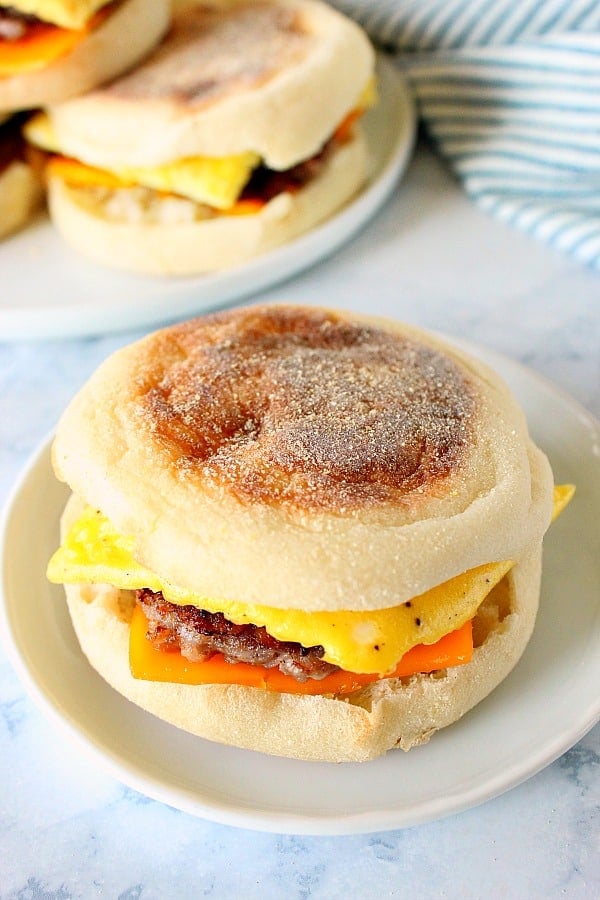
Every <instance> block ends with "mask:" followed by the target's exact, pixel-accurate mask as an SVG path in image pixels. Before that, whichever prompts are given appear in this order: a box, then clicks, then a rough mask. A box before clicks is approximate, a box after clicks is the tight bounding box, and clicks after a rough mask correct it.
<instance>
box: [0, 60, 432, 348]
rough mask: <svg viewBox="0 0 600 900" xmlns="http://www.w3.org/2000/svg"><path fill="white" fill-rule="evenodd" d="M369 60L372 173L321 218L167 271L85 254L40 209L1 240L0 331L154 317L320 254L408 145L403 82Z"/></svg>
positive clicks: (99, 328)
mask: <svg viewBox="0 0 600 900" xmlns="http://www.w3.org/2000/svg"><path fill="white" fill-rule="evenodd" d="M377 69H378V79H379V93H380V102H379V104H378V105H377V106H376V107H374V109H372V110H370V111H369V112H368V113H367V114H366V115H365V117H364V122H365V133H366V136H367V140H368V143H369V148H370V151H371V156H372V172H371V176H370V178H369V181H368V183H367V185H366V187H365V188H364V189H363V190H362V192H361V193H360V194H359V195H358V196H357V197H356V198H355V199H354V200H353V201H351V202H350V203H349V204H348V205H347V206H346V207H344V208H343V209H342V210H340V212H338V213H336V214H335V215H334V216H332V217H331V218H330V219H328V220H327V221H326V222H324V223H323V224H322V225H320V226H318V227H317V228H314V229H312V230H311V231H309V232H307V233H306V234H304V235H302V236H301V237H299V238H297V239H296V240H294V241H292V242H291V243H289V244H287V245H285V246H283V247H280V248H278V249H276V250H274V251H272V252H270V253H267V254H265V255H264V256H261V257H258V258H257V259H255V260H252V261H250V262H248V263H245V264H244V265H241V266H239V267H237V268H235V269H230V270H227V271H225V272H222V273H217V274H211V275H204V276H199V277H195V278H172V279H167V278H150V277H144V276H136V275H130V274H127V273H123V272H117V271H114V270H111V269H105V268H103V267H100V266H98V265H96V264H94V263H92V262H89V261H88V260H86V259H84V258H83V257H81V256H80V255H79V254H76V253H75V251H73V250H71V249H70V248H69V247H68V246H67V245H66V244H65V243H64V242H63V241H62V239H61V238H60V237H59V235H58V234H57V233H56V232H55V230H54V229H53V228H52V226H51V225H50V223H49V222H48V220H47V219H46V218H45V217H40V219H39V221H37V222H36V223H34V224H32V225H30V227H29V228H27V229H25V230H24V231H22V232H20V233H19V234H17V235H15V236H14V237H12V238H10V239H9V240H6V241H4V242H3V243H2V245H0V271H1V272H2V290H1V291H0V339H3V340H14V339H20V338H48V337H73V336H82V335H89V334H106V333H110V332H115V331H122V330H126V329H129V328H139V327H146V326H151V325H155V324H157V323H159V322H163V321H166V320H167V319H168V320H173V319H176V318H181V317H184V316H189V315H193V314H194V313H198V312H202V311H204V310H206V309H208V308H209V307H211V306H214V305H217V304H223V303H226V302H228V301H231V300H234V299H240V298H242V297H245V296H248V295H249V294H253V293H256V292H258V291H260V290H263V289H265V288H266V287H270V286H272V285H274V284H276V283H278V282H280V281H282V280H284V279H287V278H289V277H291V276H292V275H294V274H296V273H298V272H299V271H301V270H302V269H305V268H307V267H308V266H310V265H312V264H314V263H315V262H317V261H318V260H320V259H323V258H324V257H325V256H328V255H329V254H330V253H332V252H333V251H334V250H336V249H337V248H338V247H339V246H341V245H342V244H343V243H344V242H346V241H348V240H349V239H350V238H351V237H352V236H353V235H354V234H355V233H356V232H357V231H358V230H359V229H360V228H361V227H362V226H363V225H365V223H366V222H368V220H369V219H370V218H371V217H372V216H373V215H374V213H375V212H376V211H377V210H378V209H379V207H380V206H381V205H382V204H383V203H384V202H385V200H386V199H387V198H388V197H389V195H390V194H391V192H392V191H393V189H394V187H395V186H396V183H397V181H398V179H399V178H400V176H401V175H402V173H403V172H404V170H405V168H406V166H407V164H408V161H409V159H410V155H411V152H412V148H413V143H414V134H415V114H414V109H413V104H412V100H411V97H410V93H409V91H408V88H407V86H406V82H405V81H404V80H403V78H402V76H401V75H400V73H399V72H398V70H397V69H396V68H395V67H394V66H393V65H392V63H391V62H389V61H388V60H387V59H386V58H385V57H383V56H380V57H379V59H378V65H377Z"/></svg>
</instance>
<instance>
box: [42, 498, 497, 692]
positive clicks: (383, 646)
mask: <svg viewBox="0 0 600 900" xmlns="http://www.w3.org/2000/svg"><path fill="white" fill-rule="evenodd" d="M134 549H135V542H134V540H133V539H132V538H131V537H127V536H124V535H121V534H119V533H118V532H117V531H116V530H115V529H114V528H113V527H112V525H111V523H110V522H109V521H108V519H106V518H105V517H104V516H103V515H102V514H101V513H99V512H97V511H96V510H94V509H92V508H91V507H88V508H86V510H85V511H84V513H83V514H82V516H81V517H80V518H79V519H78V521H77V522H75V523H74V525H73V526H72V527H71V529H70V530H69V532H68V534H67V535H66V537H65V540H64V542H63V545H62V546H61V547H60V549H59V550H57V552H56V553H55V554H54V556H53V557H52V559H51V560H50V563H49V566H48V578H49V579H50V581H53V582H57V583H70V584H78V583H84V584H93V583H101V584H112V585H115V586H116V587H119V588H125V589H130V590H135V589H136V588H149V589H150V590H152V591H162V593H163V595H164V596H165V597H166V599H167V600H169V601H170V602H172V603H176V604H179V605H182V606H188V605H191V606H196V607H198V608H200V609H205V610H207V611H208V612H222V613H223V614H224V616H225V617H226V618H227V619H229V620H230V621H231V622H235V623H236V624H238V625H244V624H249V623H251V624H253V625H258V626H264V627H265V628H266V629H267V631H268V632H269V634H271V635H272V636H273V637H275V638H277V639H278V640H280V641H294V642H298V643H300V644H302V646H304V647H314V646H318V645H321V646H322V647H323V648H324V650H325V653H324V659H325V660H326V661H327V662H330V663H333V664H334V665H338V666H340V667H341V668H343V669H348V670H349V671H352V672H363V673H377V674H384V673H386V672H389V671H391V670H392V669H393V668H395V666H396V663H397V662H398V661H399V660H400V659H401V657H402V656H403V655H404V654H405V653H406V652H407V650H410V648H411V647H414V646H415V644H433V643H435V642H436V641H438V640H439V639H440V638H441V637H443V635H445V634H448V633H449V632H450V631H454V630H455V629H456V628H459V627H460V626H461V625H463V624H464V623H465V622H467V621H468V620H469V619H471V618H472V617H473V616H474V614H475V612H476V611H477V608H478V606H479V605H480V603H481V602H482V600H483V599H484V597H485V596H486V595H487V594H488V593H489V592H490V591H491V589H492V588H493V587H494V585H495V584H496V583H497V582H498V581H500V579H501V578H502V577H503V576H504V575H505V574H506V572H508V570H509V569H510V568H511V565H512V563H511V562H507V561H504V562H495V563H489V564H487V565H484V566H479V567H478V568H476V569H471V570H470V571H468V572H465V573H464V574H462V575H458V576H457V577H456V578H452V579H451V580H450V581H447V582H445V583H444V584H443V585H439V586H437V587H435V588H433V589H432V590H430V591H427V592H426V593H424V594H421V595H420V596H418V597H415V598H413V600H411V602H410V603H409V604H406V603H403V604H401V605H399V606H394V607H390V608H389V609H380V610H373V611H371V612H358V611H337V612H306V611H304V610H298V609H275V608H273V607H270V606H262V605H259V604H246V603H241V602H239V601H236V600H228V599H225V598H222V597H219V598H211V597H203V596H199V595H197V594H193V593H190V592H189V591H187V590H185V589H184V588H181V587H180V586H178V585H174V584H172V583H170V582H169V581H167V580H166V579H164V578H161V577H160V576H159V575H158V574H157V573H155V572H152V571H151V570H150V569H147V568H145V567H144V566H141V565H140V564H139V563H137V562H136V561H135V558H134Z"/></svg>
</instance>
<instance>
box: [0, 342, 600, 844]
mask: <svg viewBox="0 0 600 900" xmlns="http://www.w3.org/2000/svg"><path fill="white" fill-rule="evenodd" d="M470 349H471V350H473V348H470ZM474 352H476V353H479V355H481V356H482V358H483V359H484V360H487V361H488V362H489V363H490V364H491V365H493V367H494V368H496V370H498V371H499V372H500V373H501V374H503V375H504V377H505V378H506V379H507V381H508V382H509V383H510V384H511V386H512V388H513V389H514V391H515V392H516V394H517V395H518V397H519V398H520V400H521V402H522V403H523V405H524V407H525V410H526V412H527V414H528V417H529V422H530V425H531V430H532V433H533V435H534V437H535V438H536V439H537V441H538V442H539V443H540V444H541V446H542V447H544V449H545V450H546V451H547V452H548V454H549V456H550V458H551V461H552V463H553V466H554V471H555V476H556V479H557V481H559V482H561V481H572V482H575V483H576V484H577V494H576V496H575V499H574V500H573V502H572V504H571V506H570V507H569V509H568V510H567V511H566V512H565V513H564V514H563V516H561V518H560V519H559V520H558V521H557V522H556V523H555V524H554V525H553V526H552V528H551V530H550V532H549V534H548V536H547V539H546V552H545V569H544V583H543V592H542V602H541V608H540V613H539V617H538V621H537V624H536V628H535V632H534V636H533V638H532V640H531V642H530V644H529V646H528V648H527V650H526V652H525V655H524V657H523V658H522V660H521V662H520V663H519V665H518V666H517V668H516V669H515V670H514V671H513V672H512V674H511V675H510V676H509V677H508V678H507V679H506V681H504V682H503V683H502V684H501V685H500V687H499V688H497V689H496V691H494V693H493V694H491V695H490V697H488V698H487V699H486V700H485V701H484V702H483V703H481V704H480V705H479V706H478V707H476V708H475V709H474V710H472V711H471V712H470V713H469V714H468V715H467V716H465V717H464V718H463V719H462V720H461V721H460V722H458V723H457V724H455V725H454V726H452V727H451V728H448V729H446V730H444V731H442V732H440V733H438V734H437V735H436V736H435V737H434V739H433V740H432V741H431V742H430V743H429V744H428V745H426V746H424V747H419V748H416V749H413V750H412V751H411V752H410V753H408V754H404V753H402V752H400V751H395V752H391V753H389V754H388V755H387V756H386V757H384V758H382V759H379V760H375V761H373V762H369V763H358V764H342V765H331V764H325V763H323V764H320V763H302V762H296V761H293V760H286V759H277V758H275V757H268V756H264V755H261V754H259V753H252V752H248V751H243V750H237V749H234V748H231V747H222V746H220V745H217V744H212V743H210V742H208V741H204V740H201V739H199V738H194V737H192V736H191V735H188V734H184V733H183V732H180V731H179V730H178V729H176V728H174V727H172V726H170V725H167V724H166V723H163V722H161V721H159V720H158V719H155V718H154V717H152V716H151V715H149V714H147V713H145V712H143V711H142V710H140V709H138V708H137V707H135V706H133V705H132V704H131V703H129V701H127V700H125V699H124V698H123V697H122V696H121V695H119V694H117V693H116V692H115V691H113V690H112V689H111V688H110V687H108V685H106V684H105V683H104V681H102V679H101V678H100V677H99V676H98V675H97V674H96V672H95V671H93V670H92V669H91V667H90V666H89V664H88V663H87V661H86V659H85V658H84V657H83V655H82V653H81V651H80V649H79V645H78V643H77V640H76V638H75V636H74V633H73V630H72V628H71V624H70V619H69V616H68V614H67V610H66V604H65V602H64V599H63V595H62V589H60V588H57V587H55V586H51V585H49V584H48V583H47V582H46V579H45V577H44V571H45V567H46V562H47V559H48V557H49V556H50V554H51V552H52V551H53V550H54V548H55V547H56V544H57V540H58V518H59V515H60V512H61V509H62V506H63V503H64V501H65V495H66V491H65V487H64V485H60V484H59V483H58V482H56V481H55V479H54V478H53V476H52V474H51V470H50V464H49V453H48V445H45V446H44V447H43V448H42V449H41V450H40V451H39V453H37V454H36V456H35V457H34V458H33V460H32V461H31V463H30V465H29V466H28V467H27V470H26V471H25V473H24V475H23V477H22V480H21V482H20V483H19V485H18V486H17V487H16V489H15V492H14V493H13V496H12V499H11V500H10V502H9V504H8V506H7V509H6V514H5V522H4V531H3V547H4V555H3V561H2V583H3V593H4V600H3V603H0V630H1V631H2V632H3V633H4V636H5V638H6V642H7V646H8V649H9V652H10V656H11V658H12V661H13V663H14V665H15V667H16V669H17V671H18V673H19V675H20V677H21V678H22V680H23V681H24V683H25V685H26V687H27V689H28V690H29V692H30V693H31V695H32V696H33V698H34V700H35V701H37V703H38V704H39V705H40V706H41V708H42V710H43V711H44V712H45V713H47V714H49V715H50V716H51V717H52V718H53V719H54V721H55V722H56V723H57V724H58V725H59V726H60V727H61V728H62V729H63V731H65V732H66V734H67V735H68V736H69V737H72V738H74V739H75V740H76V741H77V742H78V743H79V745H80V746H81V747H83V748H84V749H85V750H86V751H88V752H89V753H91V754H92V756H93V757H94V758H95V759H96V760H97V761H98V762H99V763H101V764H102V765H103V766H105V767H108V769H109V771H110V772H111V773H112V774H113V775H114V776H115V778H117V779H118V780H120V781H122V782H124V783H126V784H128V785H129V786H131V787H133V788H135V789H136V790H138V791H140V792H142V793H144V794H147V795H149V796H151V797H153V798H156V799H158V800H162V801H164V802H165V803H168V804H170V805H172V806H175V807H177V808H180V809H183V810H186V811H187V812H190V813H193V814H195V815H199V816H202V817H205V818H209V819H213V820H216V821H218V822H223V823H226V824H230V825H238V826H243V827H246V828H255V829H258V830H264V831H276V832H289V833H307V834H310V833H312V834H343V833H351V832H368V831H377V830H384V829H392V828H400V827H403V826H408V825H414V824H416V823H420V822H424V821H427V820H430V819H434V818H438V817H440V816H443V815H447V814H449V813H454V812H457V811H459V810H463V809H466V808H468V807H470V806H473V805H475V804H477V803H481V802H482V801H484V800H487V799H489V798H491V797H494V796H496V795H497V794H500V793H501V792H503V791H505V790H507V789H508V788H511V787H513V786H514V785H516V784H518V783H519V782H521V781H523V780H524V779H526V778H528V777H529V776H530V775H533V774H534V773H535V772H537V771H539V770H540V769H541V768H542V767H543V766H545V765H547V764H548V763H550V762H551V761H552V760H554V759H556V757H558V756H559V755H560V754H561V753H563V752H564V751H565V750H567V749H568V748H569V747H570V746H572V745H573V744H574V743H575V742H576V741H577V740H578V739H579V738H580V737H582V735H583V734H585V732H586V731H587V730H588V729H589V728H591V727H592V725H593V724H594V723H595V722H596V721H597V720H598V719H599V718H600V698H599V695H598V684H600V652H599V648H600V571H599V559H600V552H599V546H598V520H599V519H600V477H599V475H600V471H599V469H600V424H599V423H597V422H596V421H595V420H594V419H592V418H591V417H590V416H589V415H588V414H587V413H586V412H585V411H584V410H583V409H582V408H581V407H579V406H578V405H577V404H576V403H575V402H574V401H572V400H571V399H569V398H568V397H567V396H565V395H563V394H561V393H559V392H558V391H556V389H555V388H553V387H552V386H551V385H549V384H548V383H546V382H545V381H543V380H541V379H540V378H538V377H537V376H535V375H534V374H532V373H531V372H529V371H527V370H526V369H523V368H521V367H520V366H518V365H516V364H515V363H513V362H510V361H509V360H507V359H504V358H501V357H498V356H496V355H493V354H491V353H487V352H483V351H481V350H479V351H477V350H475V351H474Z"/></svg>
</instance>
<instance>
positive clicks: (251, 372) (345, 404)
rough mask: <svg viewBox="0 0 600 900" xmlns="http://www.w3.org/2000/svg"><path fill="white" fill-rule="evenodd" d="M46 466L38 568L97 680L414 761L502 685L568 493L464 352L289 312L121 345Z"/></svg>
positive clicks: (266, 727)
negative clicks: (64, 495)
mask: <svg viewBox="0 0 600 900" xmlns="http://www.w3.org/2000/svg"><path fill="white" fill-rule="evenodd" d="M52 455H53V464H54V468H55V471H56V474H57V476H58V478H59V479H61V480H63V481H66V482H67V483H68V485H69V486H70V488H71V490H72V494H71V497H70V499H69V501H68V503H67V506H66V509H65V512H64V515H63V520H62V544H61V547H60V548H59V549H58V550H57V551H56V553H55V554H54V556H53V557H52V559H51V561H50V563H49V568H48V576H49V578H50V580H51V581H53V582H56V583H63V584H64V585H65V587H66V596H67V601H68V606H69V610H70V615H71V618H72V621H73V625H74V627H75V631H76V633H77V636H78V639H79V642H80V644H81V647H82V648H83V651H84V652H85V654H86V655H87V657H88V659H89V661H90V663H91V664H92V666H94V667H95V668H96V669H97V671H98V672H99V673H100V674H101V675H102V676H103V677H104V678H105V679H106V680H107V681H108V682H109V683H110V684H111V685H113V687H114V688H115V689H116V690H117V691H119V692H121V693H122V694H123V695H124V696H125V697H127V698H129V699H130V700H131V701H133V702H134V703H136V704H138V705H139V706H141V707H142V708H144V709H145V710H148V711H149V712H151V713H153V714H154V715H156V716H158V717H160V718H161V719H163V720H165V721H167V722H169V723H172V724H173V725H176V726H178V727H180V728H183V729H185V730H187V731H189V732H191V733H193V734H195V735H199V736H202V737H204V738H208V739H210V740H213V741H219V742H222V743H226V744H233V745H236V746H239V747H245V748H249V749H253V750H259V751H263V752H266V753H272V754H278V755H282V756H288V757H294V758H299V759H313V760H328V761H334V762H341V761H360V760H366V759H370V758H373V757H376V756H378V755H380V754H382V753H385V752H386V751H387V750H389V749H391V748H393V747H401V748H402V749H404V750H408V749H410V748H411V747H414V746H416V745H418V744H421V743H423V742H425V741H427V740H429V738H430V737H431V736H432V735H433V734H434V733H435V732H436V731H437V730H439V729H440V728H443V727H445V726H448V725H450V724H452V723H453V722H456V721H457V720H458V719H459V718H460V717H461V716H462V715H463V714H464V713H465V712H467V710H469V709H471V708H472V707H473V706H475V705H476V704H477V703H479V701H481V700H482V699H483V698H484V697H485V696H486V695H487V694H488V693H489V692H490V691H491V690H492V689H493V688H494V687H495V686H496V685H498V684H499V683H500V682H501V681H502V680H503V679H504V678H505V677H506V676H507V675H508V673H509V672H510V671H511V669H512V668H513V666H514V665H515V664H516V663H517V661H518V660H519V658H520V656H521V654H522V653H523V651H524V649H525V647H526V644H527V642H528V640H529V638H530V635H531V633H532V629H533V626H534V622H535V618H536V611H537V607H538V600H539V593H540V573H541V557H542V538H543V535H544V533H545V531H546V529H547V528H548V526H549V524H550V521H551V518H552V516H553V515H556V514H557V513H558V512H559V511H560V509H561V508H562V507H563V506H564V505H565V504H566V503H567V502H568V500H569V499H570V496H571V494H572V489H571V488H569V487H568V486H565V487H559V488H555V487H554V485H553V477H552V472H551V469H550V465H549V463H548V460H547V459H546V457H545V456H544V454H543V453H542V452H541V450H539V449H538V448H537V447H536V446H535V444H534V443H533V442H532V440H531V438H530V436H529V434H528V430H527V425H526V421H525V418H524V416H523V413H522V411H521V409H520V408H519V406H518V404H517V402H516V400H515V398H514V397H513V396H512V394H511V393H510V392H509V390H508V388H507V387H506V386H505V384H504V383H503V382H502V381H501V380H500V378H499V377H498V376H497V375H496V374H495V373H494V372H493V371H491V370H490V369H488V368H487V367H486V366H485V365H483V364H482V363H481V362H480V361H478V360H476V359H472V358H470V357H468V356H467V355H465V354H464V353H462V352H460V351H458V350H456V349H455V348H453V347H450V346H448V345H446V344H445V343H443V342H442V341H440V340H439V339H438V338H437V337H433V336H431V335H429V334H427V333H425V332H421V331H418V330H416V329H414V328H410V327H408V326H405V325H402V324H399V323H397V322H393V321H388V320H383V319H374V318H366V317H362V316H358V315H355V314H349V313H343V312H338V311H332V310H324V309H318V308H309V307H306V308H305V307H295V306H258V307H247V308H242V309H237V310H231V311H227V312H222V313H218V314H213V315H208V316H205V317H203V318H199V319H196V320H193V321H190V322H186V323H182V324H178V325H175V326H172V327H169V328H166V329H163V330H161V331H158V332H156V333H154V334H151V335H149V336H147V337H146V338H144V339H143V340H141V341H138V342H137V343H134V344H133V345H131V346H129V347H126V348H125V349H122V350H119V351H117V352H116V353H115V354H114V355H112V356H111V357H110V358H109V359H108V360H107V361H105V362H104V363H103V364H102V365H101V366H100V368H99V369H98V370H97V372H96V373H95V374H94V375H93V376H92V378H91V379H90V381H89V382H88V383H87V384H86V385H85V386H84V387H83V389H82V390H81V392H80V393H79V394H78V395H77V396H76V397H75V398H74V400H73V401H72V402H71V404H70V405H69V407H68V409H67V410H66V412H65V413H64V414H63V416H62V418H61V420H60V422H59V425H58V429H57V432H56V437H55V441H54V445H53V452H52Z"/></svg>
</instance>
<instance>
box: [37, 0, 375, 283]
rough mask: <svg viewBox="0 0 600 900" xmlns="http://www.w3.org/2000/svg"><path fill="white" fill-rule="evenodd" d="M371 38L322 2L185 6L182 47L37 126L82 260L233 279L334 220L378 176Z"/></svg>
mask: <svg viewBox="0 0 600 900" xmlns="http://www.w3.org/2000/svg"><path fill="white" fill-rule="evenodd" d="M373 68H374V53H373V50H372V47H371V45H370V43H369V41H368V39H367V38H366V36H365V34H364V32H363V31H362V30H361V29H360V28H359V27H358V26H357V25H355V24H354V23H353V22H351V21H350V20H349V19H347V18H345V17H344V16H342V15H340V14H339V13H337V12H336V11H334V10H333V9H331V8H330V7H328V6H327V5H326V4H323V3H319V2H315V0H250V2H232V0H227V2H223V0H221V2H219V0H208V2H205V0H203V2H191V0H190V2H187V3H183V4H179V5H178V7H177V9H176V12H175V15H174V20H173V24H172V28H171V30H170V32H169V35H168V36H167V38H166V39H165V40H164V41H163V42H162V44H161V45H160V46H159V47H158V49H157V50H156V51H155V52H154V53H153V54H152V55H151V56H150V57H149V58H148V59H147V60H146V61H145V62H144V63H142V64H141V65H140V66H139V67H137V68H136V69H135V70H133V71H132V72H130V73H128V74H126V75H124V76H122V77H121V78H119V79H117V80H115V81H113V82H111V83H110V84H108V85H106V86H104V87H102V88H100V89H97V90H95V91H92V92H90V93H88V94H86V95H85V96H83V97H79V98H76V99H73V100H70V101H67V102H65V103H60V104H53V105H51V106H50V107H49V108H48V110H47V112H46V113H45V114H43V115H40V116H38V117H37V118H36V119H34V120H33V121H32V122H31V123H30V125H29V127H28V128H27V136H28V138H29V140H30V141H31V142H32V143H34V144H36V145H37V146H38V147H41V148H43V149H44V150H45V151H47V152H48V153H49V154H50V155H51V156H50V160H49V163H48V167H47V180H48V189H49V202H50V211H51V215H52V218H53V220H54V222H55V224H56V225H57V227H58V229H59V230H60V231H61V233H62V234H63V236H64V237H65V239H66V240H67V241H68V242H69V243H70V244H72V245H73V246H74V247H75V248H76V249H77V250H79V251H81V252H82V253H84V254H86V255H88V256H90V257H92V258H93V259H95V260H97V261H99V262H101V263H104V264H106V265H110V266H116V267H119V268H125V269H130V270H134V271H138V272H145V273H153V274H157V273H160V274H166V273H169V274H192V273H196V272H205V271H209V270H214V269H223V268H226V267H228V266H232V265H235V264H236V263H239V262H241V261H244V260H247V259H249V258H251V257H253V256H256V255H257V254H260V253H262V252H264V251H265V250H268V249H271V248H272V247H275V246H277V245H279V244H281V243H284V242H286V241H289V240H290V239H291V238H293V237H295V236H296V235H298V234H300V233H301V232H303V231H305V230H307V229H308V228H310V227H312V226H313V225H315V224H316V223H318V222H320V221H321V220H322V219H324V218H326V217H327V216H329V215H330V214H331V213H332V212H333V211H334V210H336V209H338V208H339V207H340V206H342V205H343V204H344V202H345V201H346V200H348V199H349V198H350V197H352V195H353V194H355V193H356V191H357V190H358V189H359V188H360V186H361V185H362V184H363V183H364V181H365V179H366V178H367V175H368V159H367V152H366V147H365V141H364V138H363V136H362V134H361V129H360V124H359V122H358V119H359V118H360V114H361V113H362V112H363V111H364V109H365V108H366V107H368V106H369V105H370V104H371V103H372V102H373V100H374V93H375V89H374V80H373Z"/></svg>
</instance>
